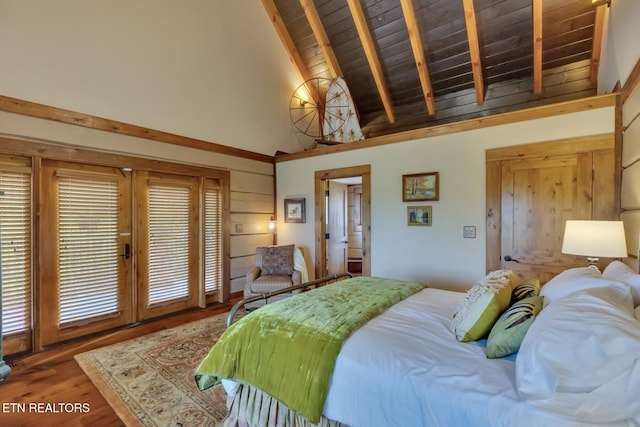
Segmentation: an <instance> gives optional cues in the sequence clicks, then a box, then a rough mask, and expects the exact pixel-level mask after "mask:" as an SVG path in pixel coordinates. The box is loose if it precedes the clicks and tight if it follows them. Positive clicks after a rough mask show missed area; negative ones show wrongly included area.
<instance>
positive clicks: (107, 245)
mask: <svg viewBox="0 0 640 427" xmlns="http://www.w3.org/2000/svg"><path fill="white" fill-rule="evenodd" d="M41 171H42V172H41V177H40V178H41V182H42V186H41V194H40V239H39V251H40V266H39V277H40V289H39V301H40V304H39V305H38V317H39V322H38V324H39V325H40V328H39V330H40V333H39V338H40V345H41V346H46V345H49V344H52V343H56V342H60V341H65V340H68V339H71V338H75V337H78V336H81V335H86V334H89V333H93V332H97V331H101V330H105V329H109V328H114V327H117V326H121V325H125V324H127V323H131V322H132V321H133V319H134V317H133V307H132V304H131V301H132V300H133V295H132V288H131V274H132V273H131V271H132V262H133V260H132V257H131V256H130V248H131V243H132V240H131V238H132V235H131V234H132V225H131V219H132V212H131V209H132V203H131V173H130V172H123V171H122V170H120V169H117V168H110V167H100V166H90V165H83V164H75V163H68V162H60V161H49V160H43V162H42V169H41ZM127 248H129V252H128V249H127Z"/></svg>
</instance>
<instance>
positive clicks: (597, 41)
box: [590, 4, 607, 83]
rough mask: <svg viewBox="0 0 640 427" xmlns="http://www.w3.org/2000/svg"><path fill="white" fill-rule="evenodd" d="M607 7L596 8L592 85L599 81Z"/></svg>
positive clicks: (592, 52) (592, 54) (592, 50)
mask: <svg viewBox="0 0 640 427" xmlns="http://www.w3.org/2000/svg"><path fill="white" fill-rule="evenodd" d="M606 9H607V6H606V5H604V4H603V5H600V6H598V7H596V13H595V19H594V25H593V45H592V47H591V76H590V78H591V83H596V82H597V81H598V68H600V52H601V50H602V35H603V31H604V14H605V11H606Z"/></svg>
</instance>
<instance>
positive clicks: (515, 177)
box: [501, 153, 592, 281]
mask: <svg viewBox="0 0 640 427" xmlns="http://www.w3.org/2000/svg"><path fill="white" fill-rule="evenodd" d="M591 158H592V156H591V153H587V154H577V155H576V154H574V155H569V156H557V157H551V158H543V159H528V160H511V161H507V162H504V163H503V165H502V257H501V258H502V265H501V267H502V268H508V269H512V270H514V271H515V272H516V275H517V276H518V278H519V279H521V280H522V279H527V278H530V277H544V280H545V281H546V280H548V278H550V277H552V276H554V275H556V274H558V273H559V272H561V271H562V270H565V269H566V268H569V267H572V266H574V263H575V260H574V259H573V257H568V256H565V255H563V254H562V252H561V249H562V238H563V234H564V223H565V221H566V220H568V219H585V218H590V217H591V209H592V200H591V199H592V196H591V194H592V178H591V163H592V162H591ZM510 260H511V261H510Z"/></svg>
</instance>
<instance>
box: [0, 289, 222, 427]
mask: <svg viewBox="0 0 640 427" xmlns="http://www.w3.org/2000/svg"><path fill="white" fill-rule="evenodd" d="M233 302H234V301H232V302H231V303H227V304H219V305H215V306H211V307H207V308H205V309H201V310H197V311H191V312H188V313H183V314H179V315H175V316H172V317H167V318H164V319H160V320H155V321H152V322H149V323H145V324H142V325H139V326H136V327H132V328H128V329H122V330H119V331H117V332H113V333H110V334H108V335H103V336H100V337H95V338H91V339H87V340H83V341H82V342H77V343H73V344H68V345H64V346H61V347H58V348H55V349H52V350H47V351H44V352H41V353H37V354H33V355H29V356H25V357H21V358H17V359H14V360H11V359H9V360H8V363H9V364H10V366H11V375H10V376H9V378H8V379H6V380H5V381H4V382H0V426H6V427H9V426H10V427H14V426H38V427H49V426H91V427H102V426H104V427H114V426H116V427H117V426H124V424H123V423H122V421H121V420H120V418H118V416H117V415H116V414H115V412H114V411H113V410H112V409H111V407H110V406H109V404H108V403H107V402H106V401H105V400H104V398H103V397H102V395H101V394H100V392H99V391H98V389H97V388H95V386H94V385H93V383H92V382H91V380H90V379H89V378H88V377H87V376H86V375H85V374H84V372H83V371H82V369H80V367H79V366H78V364H77V363H76V361H75V360H74V359H73V356H74V355H76V354H79V353H83V352H85V351H89V350H92V349H95V348H100V347H103V346H106V345H110V344H115V343H118V342H121V341H125V340H129V339H132V338H136V337H139V336H142V335H146V334H150V333H152V332H156V331H160V330H164V329H168V328H172V327H174V326H178V325H181V324H184V323H187V322H192V321H195V320H199V319H203V318H205V317H209V316H213V315H216V314H221V313H225V312H228V311H229V309H230V308H231V306H232V303H233ZM70 405H75V408H74V407H73V406H70ZM23 409H24V410H23Z"/></svg>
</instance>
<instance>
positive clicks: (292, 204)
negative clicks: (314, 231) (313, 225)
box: [284, 198, 307, 223]
mask: <svg viewBox="0 0 640 427" xmlns="http://www.w3.org/2000/svg"><path fill="white" fill-rule="evenodd" d="M304 202H305V199H304V198H302V199H284V222H299V223H305V222H307V218H306V212H305V206H304V204H305V203H304Z"/></svg>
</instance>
